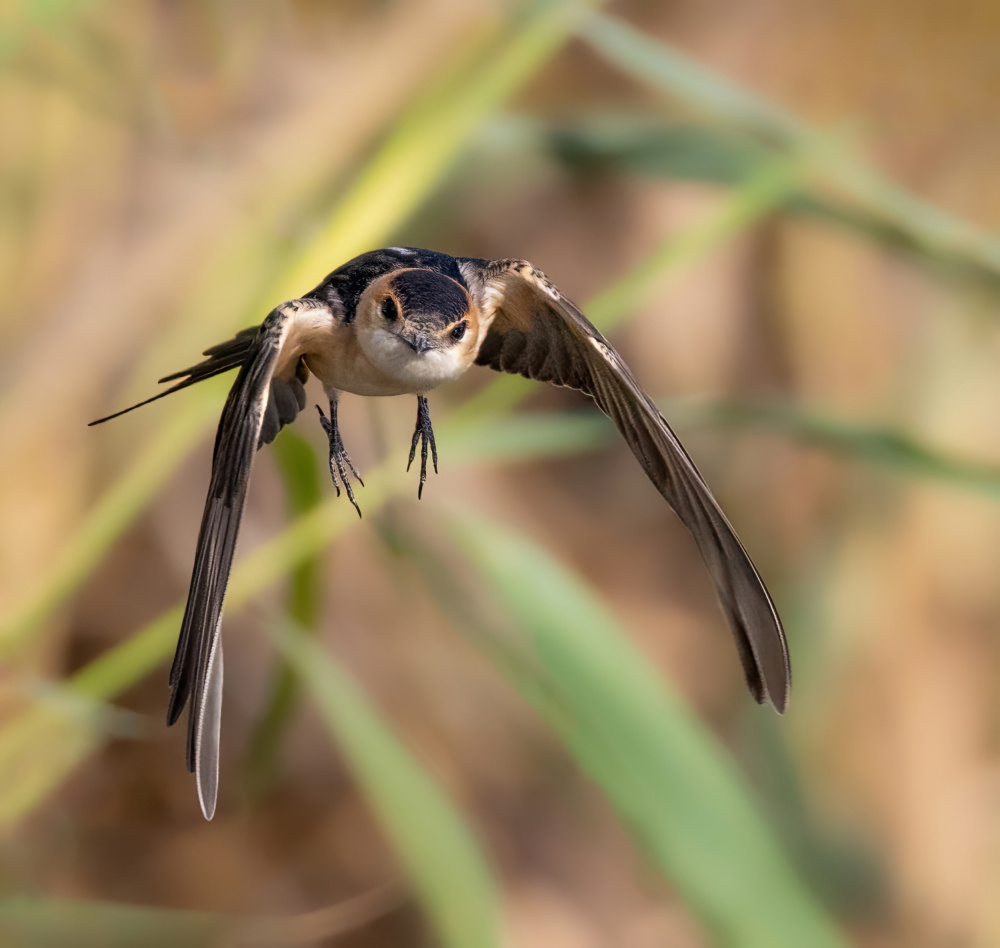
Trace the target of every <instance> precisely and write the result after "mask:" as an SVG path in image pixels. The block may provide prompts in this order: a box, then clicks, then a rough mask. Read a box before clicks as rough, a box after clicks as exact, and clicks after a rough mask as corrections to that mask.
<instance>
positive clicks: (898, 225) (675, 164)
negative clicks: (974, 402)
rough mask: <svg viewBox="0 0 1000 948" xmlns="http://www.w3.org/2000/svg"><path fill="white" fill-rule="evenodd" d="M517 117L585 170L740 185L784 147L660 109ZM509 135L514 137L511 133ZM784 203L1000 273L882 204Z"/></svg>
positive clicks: (888, 241) (962, 266) (884, 240)
mask: <svg viewBox="0 0 1000 948" xmlns="http://www.w3.org/2000/svg"><path fill="white" fill-rule="evenodd" d="M516 124H517V128H518V129H519V130H520V144H521V146H522V147H525V146H528V145H532V146H534V145H537V144H540V143H543V142H547V144H548V146H549V147H550V148H551V150H552V151H553V153H554V154H555V155H556V156H557V157H558V158H559V159H561V160H562V161H564V162H566V163H567V164H569V165H571V166H575V167H578V168H580V169H582V170H596V171H621V172H626V173H630V174H640V175H650V176H655V177H666V178H671V179H676V180H690V181H706V182H710V183H714V184H724V185H734V184H739V183H740V182H741V181H743V180H744V179H745V178H746V177H747V176H748V175H750V174H752V173H754V171H755V170H756V169H758V168H759V167H760V166H761V165H763V164H765V163H766V162H768V161H773V160H774V158H775V156H776V155H778V154H780V153H781V149H776V148H774V147H769V146H766V145H764V144H763V143H761V142H759V141H755V140H754V139H752V138H751V137H750V136H748V135H747V134H745V133H743V132H741V131H740V130H738V129H733V128H730V127H719V126H711V125H705V124H697V123H693V122H678V121H675V120H671V119H670V118H665V117H662V116H649V115H645V116H638V115H636V116H622V115H588V116H586V117H581V118H578V119H575V120H572V121H561V122H558V123H543V122H524V121H518V122H517V123H516ZM507 138H508V141H513V140H515V136H514V134H513V133H511V134H509V135H508V136H507ZM532 139H534V141H532ZM783 209H784V210H787V211H788V212H790V213H793V214H797V215H800V216H804V217H811V218H815V219H817V220H821V221H825V222H827V223H832V224H835V225H837V226H840V227H843V228H846V229H849V230H853V231H858V232H860V233H861V234H862V235H863V236H865V237H867V238H868V239H869V240H872V241H875V242H877V243H880V244H884V245H885V246H887V247H889V248H890V249H892V250H895V251H898V252H902V253H905V254H908V255H910V256H912V257H913V258H914V259H915V262H918V263H921V264H924V265H929V266H933V267H936V268H938V269H939V270H941V271H942V272H945V273H950V274H954V275H960V276H964V277H966V278H968V279H974V280H977V281H980V282H983V283H985V284H988V285H990V286H993V287H996V285H997V282H998V280H1000V273H998V272H996V271H995V270H993V269H985V270H984V269H983V267H982V265H981V262H980V261H977V260H974V259H969V258H968V257H966V256H964V255H961V254H959V255H956V254H954V253H950V252H949V253H945V254H944V255H943V256H942V255H941V253H940V252H939V250H940V248H939V246H937V245H933V244H930V243H928V242H927V241H926V240H924V239H923V238H922V237H921V235H920V234H919V233H914V232H913V229H912V228H911V227H909V226H908V225H907V223H906V221H905V220H903V221H900V220H897V219H895V218H894V217H892V216H890V215H887V214H886V213H884V212H883V211H881V210H879V209H878V208H877V207H865V206H863V205H859V204H858V203H857V202H852V201H849V200H838V199H837V198H836V197H826V196H824V195H823V194H822V192H821V191H820V190H797V191H795V192H792V193H790V194H789V195H788V196H787V198H786V200H785V202H784V204H783Z"/></svg>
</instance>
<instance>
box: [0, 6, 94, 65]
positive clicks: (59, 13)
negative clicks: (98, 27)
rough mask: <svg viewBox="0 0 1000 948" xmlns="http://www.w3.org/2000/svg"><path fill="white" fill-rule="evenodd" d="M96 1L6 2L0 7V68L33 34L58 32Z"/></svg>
mask: <svg viewBox="0 0 1000 948" xmlns="http://www.w3.org/2000/svg"><path fill="white" fill-rule="evenodd" d="M98 2H99V0H7V2H6V3H5V4H3V5H0V65H2V64H4V63H5V62H6V61H7V60H9V59H11V58H12V57H13V56H15V55H16V54H17V53H19V52H20V51H21V49H22V48H23V47H24V45H25V44H26V43H27V42H28V40H29V38H30V36H31V33H32V31H33V30H37V29H41V30H46V31H58V30H61V29H64V28H65V27H66V26H67V25H68V23H70V22H72V20H73V18H74V17H75V16H78V15H79V14H80V13H82V12H84V11H85V10H87V9H88V8H89V7H94V6H96V5H97V3H98Z"/></svg>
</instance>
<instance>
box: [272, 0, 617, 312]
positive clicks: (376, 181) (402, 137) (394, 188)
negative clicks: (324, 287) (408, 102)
mask: <svg viewBox="0 0 1000 948" xmlns="http://www.w3.org/2000/svg"><path fill="white" fill-rule="evenodd" d="M599 2H600V0H532V2H531V3H529V4H527V6H526V8H525V10H524V13H523V15H522V16H521V17H519V18H518V22H517V23H516V25H515V26H514V27H513V28H512V29H511V31H510V34H509V36H508V37H507V38H505V39H504V40H503V41H501V42H499V43H497V44H495V45H494V46H493V47H492V48H491V49H489V50H485V51H483V55H481V56H479V57H476V59H475V60H474V61H472V62H468V63H464V68H458V69H456V70H455V75H454V76H452V77H449V78H448V79H447V80H446V81H443V82H439V83H437V84H435V85H433V86H432V87H431V88H430V89H429V90H428V92H427V94H426V95H425V96H424V97H422V98H421V99H420V100H418V101H417V102H416V103H415V105H414V106H413V108H412V109H411V110H410V112H409V114H408V115H406V116H404V117H403V119H402V120H401V121H400V122H399V123H398V124H397V125H396V126H395V128H394V129H393V131H392V134H391V135H390V137H389V138H388V140H387V141H386V142H385V144H384V145H383V147H382V148H381V149H380V150H379V152H378V154H377V155H375V157H374V158H373V159H372V160H371V161H370V162H369V163H368V164H367V165H366V166H365V168H364V170H363V171H362V172H361V174H360V175H359V177H358V179H357V181H355V183H354V185H353V187H352V188H351V191H350V193H349V194H348V195H346V196H345V198H344V200H342V201H341V202H340V204H339V205H338V207H337V210H336V211H335V213H334V214H333V216H332V217H331V218H330V220H329V222H328V224H327V226H326V227H325V228H324V230H323V232H322V233H321V234H320V235H319V236H318V237H317V239H316V240H315V242H314V243H313V245H312V247H311V248H310V250H309V252H308V253H307V254H306V255H305V256H304V257H303V259H302V260H301V261H299V263H298V265H297V266H295V267H294V268H293V269H292V270H291V271H290V272H289V273H288V275H287V276H286V277H285V278H284V279H283V280H282V281H281V284H280V286H281V289H279V291H278V292H276V293H275V294H274V296H275V297H276V298H277V299H288V298H291V297H293V296H297V295H299V294H300V293H302V292H303V289H302V288H303V287H304V286H310V287H311V286H314V285H315V284H316V283H318V282H319V281H320V280H321V279H322V278H323V277H324V275H325V274H327V273H329V272H330V270H331V266H330V264H331V262H332V263H333V265H334V266H339V264H340V263H341V262H344V261H346V260H349V259H350V258H351V257H353V256H354V255H355V254H357V253H360V252H362V251H364V250H368V249H370V248H372V247H377V246H378V245H379V244H380V243H381V242H382V241H383V240H384V239H385V237H386V236H387V235H388V234H390V233H391V232H392V231H393V229H394V228H396V227H397V226H398V225H399V224H400V223H401V222H402V221H404V220H406V218H407V217H409V216H410V214H412V213H413V211H415V210H416V209H417V207H418V206H419V205H420V204H422V203H423V201H424V200H425V199H426V197H427V195H428V194H430V193H431V192H432V191H433V190H434V189H435V188H436V187H437V186H438V184H439V183H440V181H441V179H442V178H443V177H444V176H445V174H446V173H447V172H448V170H449V169H450V168H451V166H452V164H453V163H454V161H455V159H456V158H457V157H458V155H459V154H460V152H461V150H462V149H463V148H464V147H465V146H466V144H467V142H468V141H469V140H470V139H471V138H472V136H473V135H474V134H475V132H476V131H477V130H478V129H479V127H480V126H481V125H482V124H483V122H484V121H485V120H486V118H487V117H488V116H489V114H490V113H491V112H492V111H493V110H494V109H496V108H497V107H498V106H499V105H500V104H501V103H502V102H503V101H504V100H505V99H507V98H508V97H509V96H510V95H512V94H513V93H514V92H515V91H516V90H517V89H518V88H520V87H521V86H522V85H523V84H524V83H525V82H527V80H528V79H529V78H531V76H532V75H534V73H535V72H537V71H538V69H539V68H541V66H542V64H543V63H545V62H546V61H547V60H548V59H549V58H550V57H551V56H552V55H553V53H555V52H556V51H557V50H558V49H559V48H560V47H561V46H562V45H563V44H564V43H565V42H566V40H567V38H568V37H569V35H570V33H571V31H572V30H573V29H574V28H575V27H576V26H577V25H578V24H579V22H580V21H582V20H583V19H585V14H586V13H587V11H588V8H590V7H593V6H597V5H599Z"/></svg>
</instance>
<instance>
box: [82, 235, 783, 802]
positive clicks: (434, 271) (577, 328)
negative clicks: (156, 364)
mask: <svg viewBox="0 0 1000 948" xmlns="http://www.w3.org/2000/svg"><path fill="white" fill-rule="evenodd" d="M203 354H204V355H205V356H206V357H207V358H205V359H204V361H202V362H199V363H198V364H197V365H194V366H192V367H191V368H188V369H184V370H183V371H181V372H175V373H174V374H172V375H168V376H166V377H165V378H163V379H161V380H160V381H161V382H175V383H176V384H174V385H172V386H171V387H170V388H168V389H166V390H164V391H162V392H160V393H159V394H157V395H154V396H153V397H152V398H149V399H146V400H145V401H143V402H140V403H139V404H138V405H133V406H131V407H130V408H126V409H124V410H123V411H119V412H116V413H115V414H113V415H108V416H107V417H106V418H101V419H98V420H97V421H94V422H91V424H95V425H96V424H100V423H102V422H105V421H109V420H110V419H111V418H116V417H118V416H119V415H122V414H124V413H125V412H128V411H132V410H133V409H135V408H139V407H140V406H141V405H146V404H148V403H149V402H152V401H155V400H156V399H158V398H163V397H164V396H166V395H169V394H171V393H173V392H176V391H179V390H180V389H183V388H187V387H188V386H189V385H194V384H196V383H198V382H201V381H203V380H204V379H208V378H211V377H212V376H215V375H219V374H220V373H223V372H228V371H231V370H234V369H237V370H238V374H237V376H236V381H235V382H234V383H233V387H232V388H231V389H230V392H229V396H228V398H227V399H226V404H225V407H224V408H223V410H222V417H221V420H220V422H219V428H218V432H217V434H216V438H215V449H214V452H213V455H212V474H211V481H210V484H209V489H208V498H207V500H206V503H205V511H204V514H203V517H202V522H201V529H200V531H199V534H198V543H197V547H196V552H195V560H194V569H193V572H192V576H191V586H190V590H189V592H188V598H187V606H186V608H185V611H184V619H183V622H182V624H181V630H180V635H179V638H178V642H177V651H176V653H175V655H174V661H173V665H172V667H171V670H170V679H169V682H170V700H169V705H168V709H167V724H168V725H172V724H174V723H176V721H177V720H178V719H179V717H180V715H181V713H182V712H183V710H184V708H185V707H186V706H187V705H188V704H190V712H189V717H188V739H187V766H188V770H189V771H191V772H193V773H194V774H195V778H196V783H197V789H198V798H199V801H200V804H201V808H202V812H203V813H204V815H205V817H206V819H211V818H212V816H213V814H214V812H215V805H216V797H217V793H218V779H219V734H220V722H221V714H222V638H221V622H222V608H223V603H224V600H225V595H226V587H227V584H228V581H229V573H230V570H231V567H232V562H233V554H234V551H235V549H236V540H237V536H238V534H239V527H240V519H241V517H242V514H243V508H244V506H245V504H246V497H247V486H248V484H249V481H250V469H251V466H252V464H253V459H254V455H255V453H256V451H257V449H258V448H260V447H261V446H262V445H264V444H268V443H270V442H271V441H273V440H274V438H275V436H276V435H277V434H278V432H279V431H280V430H281V428H282V427H284V426H285V425H287V424H290V423H291V422H292V421H294V420H295V418H296V416H297V415H298V414H299V412H300V411H302V410H303V409H304V408H305V405H306V393H305V388H304V383H305V381H306V380H307V379H308V377H309V375H310V374H312V375H315V376H316V377H317V378H318V379H319V381H320V382H321V383H322V385H323V388H324V391H325V393H326V396H327V398H328V400H329V412H330V414H329V417H327V416H326V415H325V414H324V413H323V410H322V408H320V407H319V406H317V410H318V411H319V420H320V423H321V424H322V426H323V429H324V431H325V432H326V435H327V438H328V441H329V465H330V475H331V477H332V479H333V483H334V486H335V488H336V490H337V495H338V496H339V495H340V492H341V488H343V490H344V492H345V493H346V494H347V498H348V500H349V501H350V502H351V503H352V504H353V505H354V507H355V509H356V510H357V511H358V514H359V515H360V513H361V511H360V508H359V507H358V503H357V499H356V498H355V494H354V489H353V486H352V479H354V480H357V481H358V482H359V483H361V478H360V476H359V475H358V472H357V470H356V468H355V466H354V464H353V463H352V461H351V458H350V455H349V454H348V452H347V450H346V449H345V447H344V443H343V440H342V439H341V436H340V431H339V428H338V424H337V405H338V402H339V399H340V396H341V393H342V392H349V393H351V394H354V395H380V396H385V395H415V396H416V398H417V420H416V426H415V429H414V432H413V438H412V441H411V444H410V454H409V463H408V465H407V469H408V470H409V467H410V465H412V463H413V461H414V458H415V456H416V452H417V448H418V446H419V448H420V479H419V487H418V490H417V494H418V497H419V496H421V495H422V493H423V489H424V484H425V482H426V480H427V461H428V452H429V453H430V457H431V461H432V464H433V466H434V469H435V471H436V470H437V460H438V458H437V445H436V444H435V442H434V431H433V428H432V426H431V418H430V411H429V409H428V404H427V397H426V396H427V393H428V392H429V391H431V390H432V389H435V388H437V387H438V386H439V385H443V384H444V383H446V382H451V381H454V380H455V379H457V378H459V377H460V376H461V375H463V374H464V373H465V372H466V371H467V370H468V369H469V368H470V367H471V366H473V365H480V366H486V367H488V368H491V369H494V370H496V371H498V372H508V373H513V374H518V375H523V376H525V377H527V378H529V379H536V380H538V381H541V382H548V383H550V384H552V385H558V386H564V387H567V388H572V389H577V390H578V391H580V392H583V393H585V394H586V395H589V396H590V397H591V398H592V399H593V400H594V402H596V404H597V406H598V407H599V408H600V409H601V410H602V411H603V412H604V413H605V414H607V415H608V416H609V417H610V418H611V419H612V421H613V422H614V423H615V425H616V426H617V427H618V430H619V431H620V432H621V434H622V436H623V437H624V439H625V441H626V442H627V443H628V446H629V447H630V448H631V450H632V453H633V454H634V455H635V458H636V460H637V461H638V462H639V464H640V465H641V467H642V469H643V470H644V471H645V472H646V475H647V477H648V478H649V479H650V481H652V483H653V485H654V486H655V487H656V489H657V490H658V491H659V492H660V494H661V495H662V496H663V498H664V499H665V500H666V501H667V503H668V504H669V505H670V506H671V507H672V508H673V509H674V511H675V512H676V513H677V515H678V516H679V517H680V519H681V521H682V522H683V523H684V524H685V526H686V527H687V528H688V529H689V530H690V531H691V533H692V535H693V536H694V539H695V541H696V542H697V544H698V548H699V550H700V551H701V555H702V558H703V559H704V561H705V565H706V566H707V568H708V571H709V573H710V574H711V576H712V579H713V581H714V583H715V588H716V591H717V593H718V598H719V601H720V603H721V605H722V608H723V611H724V612H725V614H726V616H727V618H728V620H729V624H730V626H731V629H732V632H733V636H734V638H735V640H736V648H737V651H738V653H739V657H740V660H741V663H742V666H743V671H744V674H745V677H746V681H747V685H748V686H749V688H750V692H751V694H752V695H753V697H754V698H755V699H756V700H757V701H758V702H760V703H763V702H764V701H767V700H770V701H771V703H772V704H773V705H774V706H775V708H776V709H777V710H778V711H784V709H785V705H786V702H787V699H788V691H789V686H790V681H791V667H790V662H789V655H788V647H787V643H786V640H785V635H784V632H783V630H782V626H781V620H780V619H779V617H778V613H777V611H776V609H775V607H774V603H773V602H772V600H771V596H770V594H769V593H768V591H767V588H766V587H765V585H764V582H763V580H762V579H761V577H760V574H759V573H758V572H757V569H756V568H755V567H754V565H753V563H752V562H751V560H750V557H749V556H748V554H747V552H746V550H745V549H744V547H743V545H742V544H741V543H740V541H739V539H738V538H737V536H736V533H735V532H734V530H733V528H732V527H731V526H730V524H729V521H728V520H727V519H726V517H725V514H723V512H722V509H721V508H720V506H719V504H718V503H717V502H716V500H715V498H714V497H713V496H712V492H711V490H709V487H708V485H707V484H706V483H705V480H704V478H703V477H702V476H701V474H700V473H699V471H698V468H697V467H696V466H695V464H694V462H693V461H692V460H691V458H690V456H689V455H688V453H687V452H686V451H685V450H684V448H683V446H682V445H681V443H680V441H679V440H678V439H677V436H676V435H675V434H674V432H673V431H672V430H671V428H670V426H669V425H668V424H667V422H666V420H665V419H664V417H663V415H662V414H661V413H660V411H659V409H657V407H656V405H655V404H654V403H653V400H652V399H651V398H650V397H649V396H648V395H647V394H646V393H645V392H644V391H643V390H642V388H640V386H639V383H638V382H637V381H636V379H635V377H634V376H633V375H632V372H631V371H630V370H629V368H628V366H627V365H626V364H625V362H624V361H623V360H622V358H621V356H620V355H619V354H618V353H617V352H616V351H615V350H614V348H613V347H612V346H611V344H610V343H609V342H608V341H607V339H605V338H604V336H602V335H601V333H600V332H598V331H597V329H596V328H595V327H594V326H593V325H592V324H591V323H590V322H589V321H588V320H587V318H586V317H585V316H584V315H583V313H582V312H581V311H580V310H579V309H578V308H577V306H576V305H575V304H574V303H572V302H571V301H570V300H569V299H568V298H567V297H565V296H564V295H563V294H562V293H561V292H560V291H559V289H558V288H557V287H556V286H555V284H553V283H552V282H551V281H550V280H549V279H548V277H546V276H545V274H544V273H542V272H541V271H540V270H538V269H536V268H535V267H534V266H532V265H531V264H530V263H528V262H527V261H525V260H514V259H508V260H486V259H480V258H475V257H452V256H449V255H447V254H443V253H438V252H436V251H430V250H419V249H416V248H409V247H391V248H388V249H384V250H374V251H371V252H369V253H365V254H362V255H361V256H359V257H355V258H354V259H353V260H351V261H349V262H348V263H345V264H344V265H343V266H341V267H339V268H338V269H336V270H334V271H333V272H332V273H331V274H330V275H329V276H327V277H326V279H324V280H323V282H322V283H320V284H319V286H317V287H316V288H315V289H314V290H312V291H311V292H309V293H307V294H305V295H304V296H302V297H301V298H299V299H294V300H290V301H289V302H287V303H282V304H281V305H280V306H278V307H276V308H275V309H273V310H272V311H271V312H270V314H269V315H268V316H267V318H266V319H265V320H264V322H263V323H261V324H260V325H259V326H254V327H251V328H249V329H244V330H243V331H241V332H238V333H237V334H236V336H235V337H234V338H233V339H230V340H229V341H228V342H223V343H221V344H220V345H217V346H213V347H212V348H210V349H206V350H205V352H204V353H203Z"/></svg>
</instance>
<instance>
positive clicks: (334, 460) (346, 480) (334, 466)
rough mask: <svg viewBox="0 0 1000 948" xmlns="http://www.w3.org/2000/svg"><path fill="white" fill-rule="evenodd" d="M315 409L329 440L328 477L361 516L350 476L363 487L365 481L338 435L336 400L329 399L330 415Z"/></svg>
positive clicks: (338, 493) (317, 408)
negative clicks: (345, 494)
mask: <svg viewBox="0 0 1000 948" xmlns="http://www.w3.org/2000/svg"><path fill="white" fill-rule="evenodd" d="M316 411H318V412H319V423H320V424H321V425H322V426H323V430H324V431H325V432H326V436H327V438H329V441H330V477H331V478H332V479H333V487H334V489H335V490H336V491H337V496H338V497H339V496H340V488H341V486H343V488H344V490H345V492H346V493H347V499H348V500H349V501H350V502H351V503H352V504H353V505H354V509H355V510H356V511H357V512H358V516H359V517H360V516H361V508H360V507H359V506H358V502H357V500H356V499H355V497H354V489H353V488H352V486H351V476H352V475H353V476H354V478H355V479H356V480H357V482H358V483H359V484H360V485H361V486H362V487H364V486H365V482H364V481H363V480H361V475H360V474H359V473H358V471H357V468H355V466H354V462H353V461H352V460H351V456H350V455H349V454H348V453H347V448H345V447H344V442H343V439H342V438H341V437H340V428H339V427H338V426H337V401H336V399H331V400H330V417H329V418H327V417H326V415H324V414H323V409H322V408H320V407H319V405H317V406H316Z"/></svg>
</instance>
